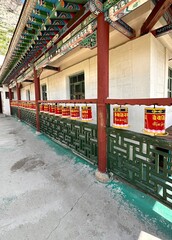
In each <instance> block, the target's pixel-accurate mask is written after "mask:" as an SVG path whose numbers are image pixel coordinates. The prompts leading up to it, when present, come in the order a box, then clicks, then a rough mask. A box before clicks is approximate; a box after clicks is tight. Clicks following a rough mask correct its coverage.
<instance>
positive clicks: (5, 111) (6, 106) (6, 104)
mask: <svg viewBox="0 0 172 240" xmlns="http://www.w3.org/2000/svg"><path fill="white" fill-rule="evenodd" d="M8 91H9V90H8V87H6V86H3V87H2V88H0V92H1V99H2V113H3V114H5V115H10V104H9V99H6V98H5V92H8Z"/></svg>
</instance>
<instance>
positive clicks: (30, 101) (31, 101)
mask: <svg viewBox="0 0 172 240" xmlns="http://www.w3.org/2000/svg"><path fill="white" fill-rule="evenodd" d="M15 102H25V103H28V102H29V103H35V100H16V101H15Z"/></svg>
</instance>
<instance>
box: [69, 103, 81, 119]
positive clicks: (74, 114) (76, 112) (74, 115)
mask: <svg viewBox="0 0 172 240" xmlns="http://www.w3.org/2000/svg"><path fill="white" fill-rule="evenodd" d="M70 117H71V119H78V118H80V108H79V106H74V107H71V109H70Z"/></svg>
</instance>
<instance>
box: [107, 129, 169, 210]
mask: <svg viewBox="0 0 172 240" xmlns="http://www.w3.org/2000/svg"><path fill="white" fill-rule="evenodd" d="M107 132H108V170H109V171H110V172H113V173H114V174H115V175H118V176H120V177H121V178H124V179H125V180H126V181H128V182H129V183H131V184H132V185H134V186H136V187H138V188H140V189H142V190H143V191H145V192H147V193H149V194H151V195H152V196H154V197H155V198H157V199H158V200H160V201H161V202H163V203H165V204H166V205H168V206H170V207H172V142H168V141H165V140H163V139H161V138H157V137H151V136H146V135H144V134H139V133H136V132H131V131H126V130H119V129H113V128H108V130H107Z"/></svg>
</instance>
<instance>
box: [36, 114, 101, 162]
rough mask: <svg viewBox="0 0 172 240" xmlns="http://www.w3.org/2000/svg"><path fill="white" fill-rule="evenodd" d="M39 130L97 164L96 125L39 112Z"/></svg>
mask: <svg viewBox="0 0 172 240" xmlns="http://www.w3.org/2000/svg"><path fill="white" fill-rule="evenodd" d="M40 127H41V132H43V133H45V134H46V135H48V136H50V137H51V138H53V139H55V140H57V141H58V142H59V143H62V144H65V145H67V146H69V147H70V148H72V149H73V150H74V151H75V152H76V153H78V154H79V155H81V156H84V157H86V158H87V159H88V160H89V161H91V162H92V163H94V164H97V126H96V125H95V124H90V123H83V122H79V121H75V120H70V119H63V118H60V117H56V116H51V115H49V114H45V113H41V114H40Z"/></svg>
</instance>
